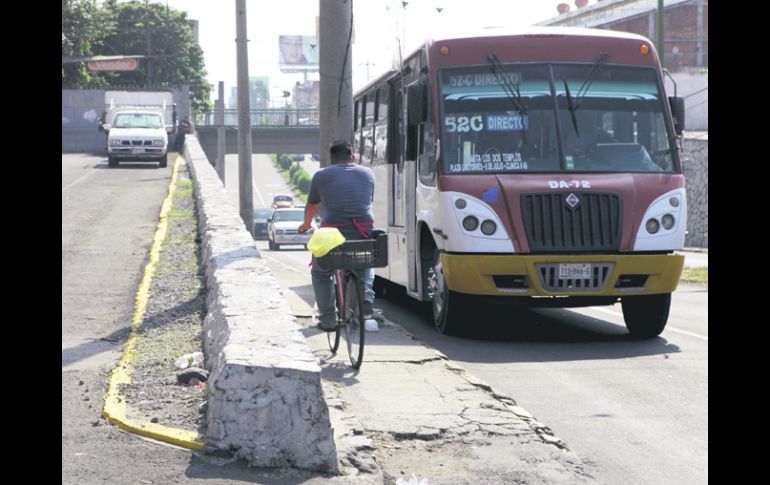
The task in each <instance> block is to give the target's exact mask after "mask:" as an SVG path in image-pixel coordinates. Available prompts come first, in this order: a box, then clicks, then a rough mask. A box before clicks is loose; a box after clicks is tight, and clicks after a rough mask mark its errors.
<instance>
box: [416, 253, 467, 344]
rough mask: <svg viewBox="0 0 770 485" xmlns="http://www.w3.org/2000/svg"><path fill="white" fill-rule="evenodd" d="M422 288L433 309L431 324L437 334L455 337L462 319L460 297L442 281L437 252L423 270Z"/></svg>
mask: <svg viewBox="0 0 770 485" xmlns="http://www.w3.org/2000/svg"><path fill="white" fill-rule="evenodd" d="M423 274H424V275H426V276H425V283H424V285H425V286H424V288H425V291H426V296H427V297H428V300H429V301H430V302H431V307H432V309H433V323H434V324H435V325H436V330H438V332H439V333H442V334H446V335H457V334H458V331H459V329H460V326H461V322H460V320H461V319H462V318H463V315H462V314H463V312H462V311H461V310H462V305H463V304H462V302H461V300H462V295H461V294H459V293H455V292H454V291H451V290H450V289H449V288H448V287H447V284H446V280H445V279H444V270H443V268H442V266H441V258H440V257H439V252H438V250H436V251H435V253H434V255H433V259H432V261H430V263H429V264H425V267H424V268H423Z"/></svg>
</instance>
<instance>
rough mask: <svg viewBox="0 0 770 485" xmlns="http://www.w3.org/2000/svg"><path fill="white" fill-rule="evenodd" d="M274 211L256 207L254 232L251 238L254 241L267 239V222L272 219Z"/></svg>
mask: <svg viewBox="0 0 770 485" xmlns="http://www.w3.org/2000/svg"><path fill="white" fill-rule="evenodd" d="M273 212H275V209H271V208H269V207H258V208H256V209H254V232H253V233H252V234H251V237H253V238H254V239H267V220H268V219H270V218H271V217H273Z"/></svg>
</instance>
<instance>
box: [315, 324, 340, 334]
mask: <svg viewBox="0 0 770 485" xmlns="http://www.w3.org/2000/svg"><path fill="white" fill-rule="evenodd" d="M315 328H317V329H318V330H323V331H324V332H334V331H335V330H337V326H336V325H332V326H331V327H327V326H325V325H322V324H321V322H318V323H317V324H316V326H315Z"/></svg>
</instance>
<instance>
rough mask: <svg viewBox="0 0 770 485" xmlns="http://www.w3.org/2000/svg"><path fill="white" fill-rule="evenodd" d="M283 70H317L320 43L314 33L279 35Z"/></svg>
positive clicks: (279, 53)
mask: <svg viewBox="0 0 770 485" xmlns="http://www.w3.org/2000/svg"><path fill="white" fill-rule="evenodd" d="M278 48H279V49H278V64H279V65H280V68H281V72H297V71H317V70H318V43H317V42H316V38H315V37H314V36H312V35H280V36H278Z"/></svg>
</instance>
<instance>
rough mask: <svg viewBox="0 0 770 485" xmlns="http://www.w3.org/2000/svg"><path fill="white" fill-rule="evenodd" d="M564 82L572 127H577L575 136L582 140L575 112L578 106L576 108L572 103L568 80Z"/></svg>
mask: <svg viewBox="0 0 770 485" xmlns="http://www.w3.org/2000/svg"><path fill="white" fill-rule="evenodd" d="M562 80H563V81H564V91H565V92H566V93H567V108H568V109H569V114H570V116H571V117H572V126H574V127H575V134H576V135H577V136H578V138H580V131H578V122H577V117H576V116H575V110H577V106H575V105H574V104H573V103H572V95H571V94H570V93H569V86H568V85H567V80H566V79H562Z"/></svg>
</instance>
